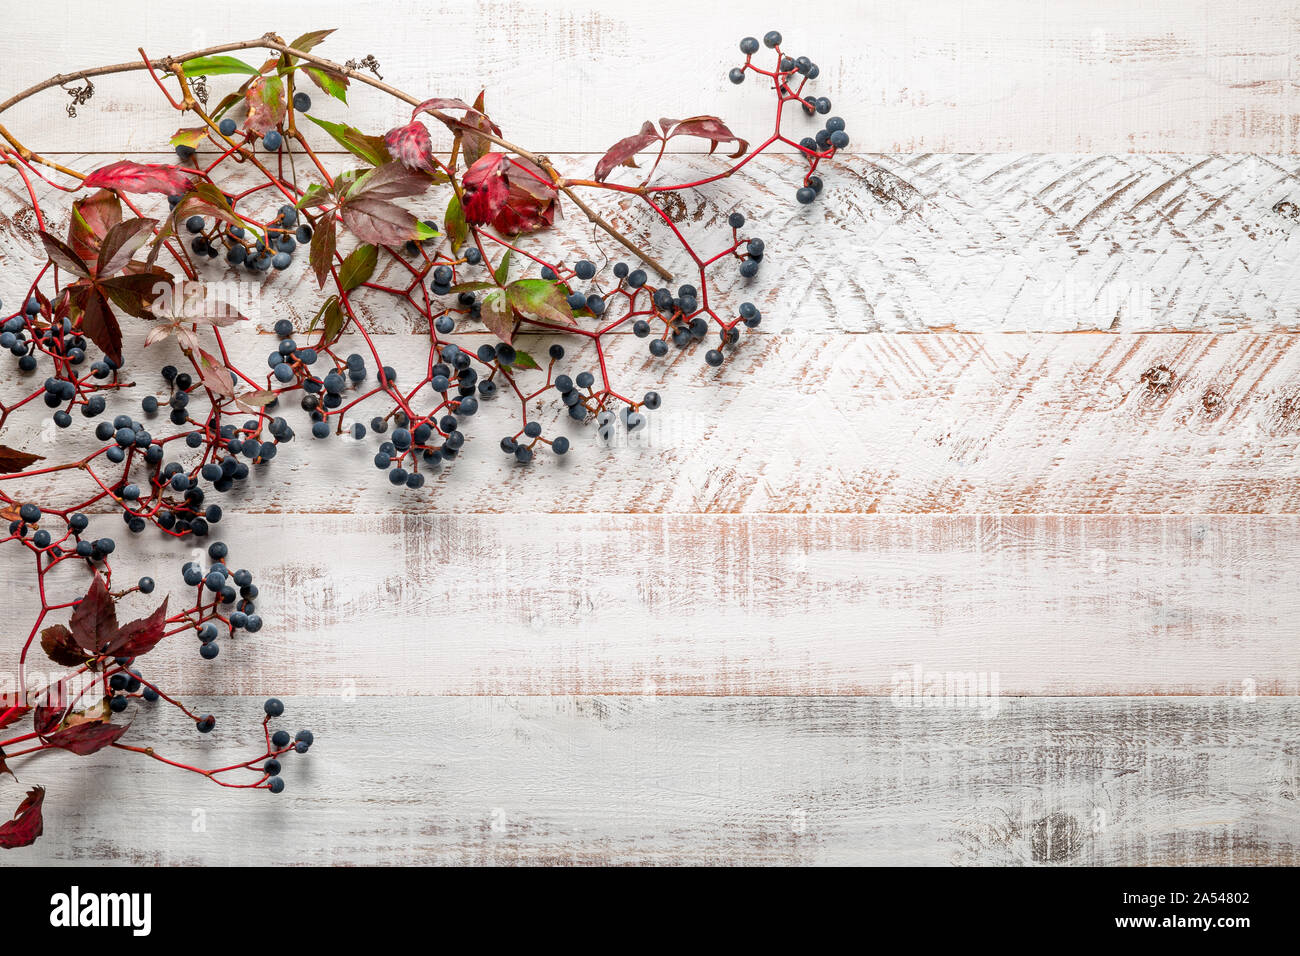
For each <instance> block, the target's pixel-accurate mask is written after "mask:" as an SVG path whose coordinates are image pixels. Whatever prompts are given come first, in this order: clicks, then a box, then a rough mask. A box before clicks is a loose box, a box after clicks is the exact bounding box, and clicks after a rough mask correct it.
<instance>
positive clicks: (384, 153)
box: [307, 113, 392, 166]
mask: <svg viewBox="0 0 1300 956" xmlns="http://www.w3.org/2000/svg"><path fill="white" fill-rule="evenodd" d="M307 118H308V119H309V120H311V121H312V122H313V123H315V124H316V125H317V126H319V127H320V128H321V129H323V130H324V131H325V132H327V133H329V134H330V135H331V136H332V137H334V141H335V142H336V143H338V144H339V145H340V146H342V147H343V148H344V149H346V150H347V151H348V152H349V153H352V154H353V155H354V156H359V157H361V158H362V159H364V160H365V161H366V162H368V163H369V164H370V165H372V166H382V165H384V163H387V162H389V161H390V160H391V159H392V157H391V156H390V155H389V154H388V147H387V146H385V145H384V138H383V137H382V136H367V135H366V134H365V133H363V132H361V130H359V129H357V128H356V127H353V126H348V125H346V124H344V123H331V122H330V121H329V120H323V119H317V118H316V117H315V116H312V115H311V114H310V113H309V114H307Z"/></svg>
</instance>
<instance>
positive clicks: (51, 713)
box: [32, 680, 68, 735]
mask: <svg viewBox="0 0 1300 956" xmlns="http://www.w3.org/2000/svg"><path fill="white" fill-rule="evenodd" d="M67 697H68V688H67V682H66V681H62V680H61V681H59V682H58V683H57V684H55V685H53V686H52V687H48V688H46V690H45V692H44V693H43V694H42V695H41V698H40V702H38V703H37V704H36V706H35V707H33V708H32V727H33V728H34V729H35V730H36V732H37V733H38V734H42V735H44V734H48V733H51V732H52V731H54V730H56V729H57V728H58V726H59V724H60V723H62V722H63V714H64V712H65V711H67V709H68V708H67V706H66V705H63V704H55V703H54V702H55V701H64V700H67Z"/></svg>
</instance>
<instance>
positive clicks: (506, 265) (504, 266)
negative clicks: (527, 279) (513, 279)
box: [492, 249, 510, 285]
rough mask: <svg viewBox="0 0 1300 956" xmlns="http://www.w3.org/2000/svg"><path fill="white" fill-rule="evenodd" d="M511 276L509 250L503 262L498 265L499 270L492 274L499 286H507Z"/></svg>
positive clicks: (502, 258)
mask: <svg viewBox="0 0 1300 956" xmlns="http://www.w3.org/2000/svg"><path fill="white" fill-rule="evenodd" d="M509 275H510V250H509V249H507V250H506V254H505V255H504V256H502V257H501V261H500V262H499V263H497V268H496V271H495V272H493V273H492V278H494V279H496V280H497V285H505V284H506V278H507V277H508V276H509Z"/></svg>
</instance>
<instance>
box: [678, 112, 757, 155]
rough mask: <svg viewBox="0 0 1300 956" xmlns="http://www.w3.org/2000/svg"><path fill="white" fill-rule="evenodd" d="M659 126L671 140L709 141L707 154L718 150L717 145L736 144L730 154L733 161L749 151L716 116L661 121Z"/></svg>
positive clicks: (746, 145)
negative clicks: (699, 138) (685, 137)
mask: <svg viewBox="0 0 1300 956" xmlns="http://www.w3.org/2000/svg"><path fill="white" fill-rule="evenodd" d="M659 125H660V126H662V127H663V128H664V130H666V131H668V130H669V127H671V131H668V132H667V135H666V138H667V139H672V138H673V137H674V136H699V137H701V138H703V139H707V140H708V141H709V152H710V153H711V152H713V151H714V150H715V149H717V148H718V144H719V143H729V142H731V141H733V140H734V141H735V142H736V144H737V145H736V151H735V152H734V153H731V154H730V155H731V158H732V159H735V158H737V157H739V156H743V155H745V151H746V150H747V149H749V143H747V142H745V140H743V139H741V138H740V137H739V136H737V135H736V134H735V133H733V132H732V131H731V130H729V129H727V124H726V123H724V122H722V120H721V119H719V118H718V117H716V116H690V117H687V118H686V119H684V120H672V119H661V120H659Z"/></svg>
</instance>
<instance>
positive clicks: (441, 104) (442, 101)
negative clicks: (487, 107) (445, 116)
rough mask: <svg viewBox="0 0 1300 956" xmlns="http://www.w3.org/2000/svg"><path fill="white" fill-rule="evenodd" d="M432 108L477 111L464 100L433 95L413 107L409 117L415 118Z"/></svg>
mask: <svg viewBox="0 0 1300 956" xmlns="http://www.w3.org/2000/svg"><path fill="white" fill-rule="evenodd" d="M433 110H439V111H441V110H465V112H467V113H473V112H477V111H476V110H475V109H474V107H472V106H470V105H469V104H468V103H466V102H465V101H464V100H461V99H457V98H456V97H454V96H435V97H434V98H433V99H429V100H425V101H424V102H423V103H421V104H420V105H419V106H417V107H416V108H415V109H413V110H411V119H415V118H416V117H417V116H419V115H420V114H421V113H429V112H431V111H433Z"/></svg>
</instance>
